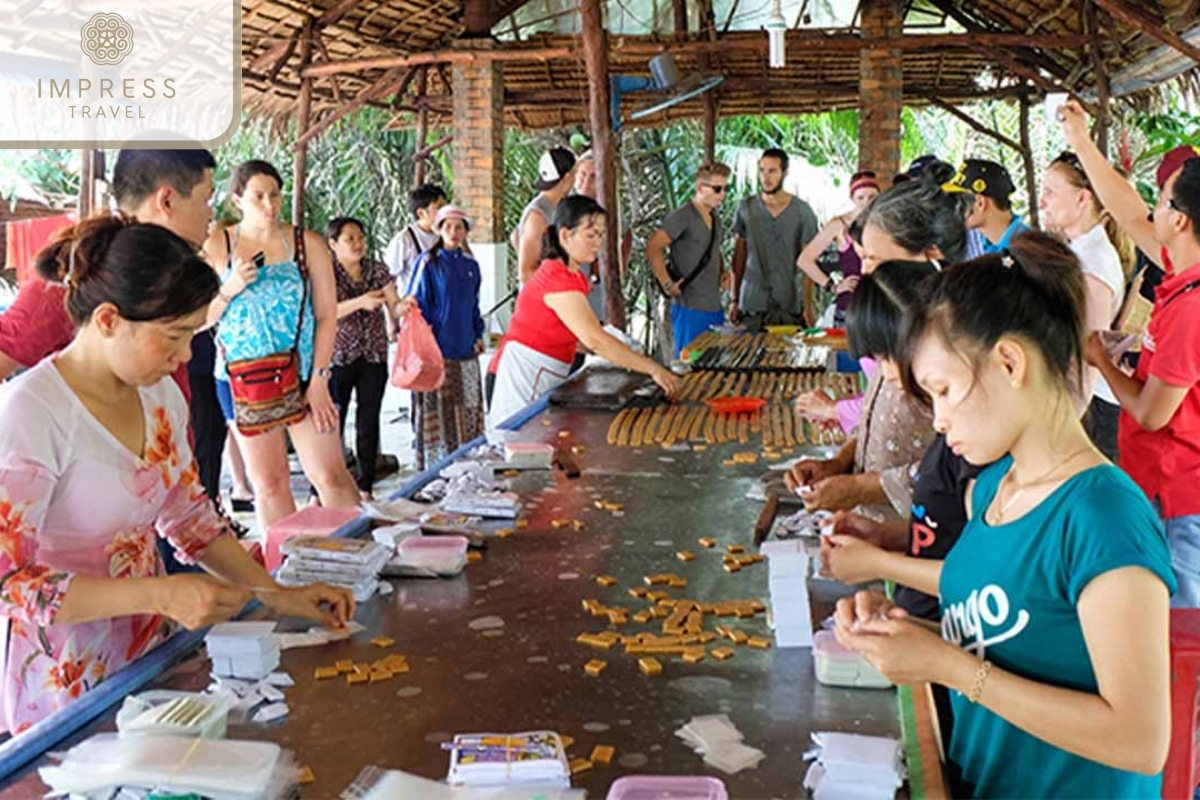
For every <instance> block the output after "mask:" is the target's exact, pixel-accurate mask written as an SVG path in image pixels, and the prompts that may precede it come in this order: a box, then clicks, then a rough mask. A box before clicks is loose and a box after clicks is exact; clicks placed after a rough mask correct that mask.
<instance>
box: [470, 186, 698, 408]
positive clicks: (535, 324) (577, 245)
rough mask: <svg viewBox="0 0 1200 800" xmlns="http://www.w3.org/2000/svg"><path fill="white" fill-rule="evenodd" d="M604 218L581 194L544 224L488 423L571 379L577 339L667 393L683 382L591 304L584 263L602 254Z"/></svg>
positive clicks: (672, 394) (506, 345) (506, 340)
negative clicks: (609, 328) (629, 343)
mask: <svg viewBox="0 0 1200 800" xmlns="http://www.w3.org/2000/svg"><path fill="white" fill-rule="evenodd" d="M604 225H605V211H604V208H603V207H602V206H601V205H600V204H599V203H597V202H596V201H595V200H593V199H591V198H590V197H584V196H582V195H577V196H574V197H568V198H567V199H566V200H563V202H561V203H559V205H558V210H557V211H556V212H555V214H554V222H553V224H551V225H550V226H549V227H548V228H547V229H546V235H545V240H544V242H543V245H542V263H541V265H540V266H539V267H538V269H537V272H535V273H534V275H533V278H532V279H531V280H530V281H529V282H528V283H526V284H525V287H524V288H523V289H521V293H520V294H519V295H518V296H517V306H516V309H515V310H514V311H513V316H512V320H511V321H510V322H509V326H508V333H506V334H505V336H504V342H503V343H502V345H501V352H500V354H498V355H497V358H498V359H499V368H498V369H497V371H496V389H495V394H494V395H493V397H492V403H491V408H490V409H489V411H488V423H489V425H490V426H495V425H498V424H499V423H501V422H503V421H504V420H506V419H508V418H509V417H511V416H512V415H514V414H516V413H517V412H518V411H520V410H521V409H523V408H525V407H526V406H528V405H529V404H530V403H532V402H533V401H534V400H536V399H537V398H538V397H539V396H541V395H542V394H544V393H546V392H548V391H550V390H551V389H554V388H555V387H556V386H559V385H560V384H561V383H562V382H563V381H565V380H566V379H567V376H568V375H569V374H570V371H571V362H572V361H573V360H574V358H575V348H576V346H577V345H579V344H582V345H583V346H584V347H586V348H587V349H589V350H591V351H592V352H594V353H596V354H597V355H599V356H600V357H602V358H605V359H608V360H609V361H611V362H612V363H614V364H616V365H617V366H618V367H624V368H625V369H629V370H635V371H637V372H644V373H646V374H647V375H649V376H650V377H651V378H653V379H654V382H655V383H657V384H658V385H659V386H661V387H662V388H663V390H664V391H665V392H666V393H667V397H669V398H674V397H675V395H676V394H677V393H678V391H679V387H680V381H679V378H678V377H676V376H675V374H674V373H672V372H671V371H670V370H668V369H667V368H666V367H664V366H663V365H661V364H659V363H657V362H656V361H653V360H651V359H649V358H646V357H645V356H642V355H638V354H637V353H635V352H634V351H633V350H631V349H629V348H628V347H626V346H625V345H624V344H622V343H621V342H620V341H618V340H617V339H615V338H614V337H612V336H610V335H609V334H608V333H606V332H605V331H604V329H603V328H602V327H601V326H600V321H599V320H597V319H596V315H595V314H594V313H592V309H591V306H589V305H588V301H587V296H588V291H589V290H590V289H591V284H590V282H589V280H588V276H587V273H585V272H584V271H583V270H582V267H584V266H585V265H588V264H592V263H594V262H595V261H596V259H597V258H598V257H599V255H600V249H601V248H602V247H603V246H604Z"/></svg>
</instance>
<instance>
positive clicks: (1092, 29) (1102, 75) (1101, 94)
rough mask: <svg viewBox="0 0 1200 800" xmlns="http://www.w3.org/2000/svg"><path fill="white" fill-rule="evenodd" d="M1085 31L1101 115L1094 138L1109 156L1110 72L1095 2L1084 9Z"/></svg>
mask: <svg viewBox="0 0 1200 800" xmlns="http://www.w3.org/2000/svg"><path fill="white" fill-rule="evenodd" d="M1083 23H1084V24H1083V31H1084V33H1087V34H1089V35H1090V36H1091V39H1092V41H1091V44H1089V45H1088V50H1090V51H1091V56H1092V77H1093V78H1094V79H1095V81H1096V108H1097V109H1098V110H1099V112H1100V113H1098V114H1097V115H1096V124H1095V126H1094V129H1093V130H1092V138H1093V139H1095V140H1096V146H1097V147H1099V148H1100V152H1101V153H1103V154H1104V155H1105V157H1107V156H1108V123H1109V113H1108V100H1109V87H1108V72H1107V70H1106V69H1105V67H1104V53H1103V51H1102V50H1101V49H1100V29H1099V26H1098V25H1097V20H1096V3H1095V2H1094V0H1088V2H1087V4H1086V5H1085V6H1084V7H1083Z"/></svg>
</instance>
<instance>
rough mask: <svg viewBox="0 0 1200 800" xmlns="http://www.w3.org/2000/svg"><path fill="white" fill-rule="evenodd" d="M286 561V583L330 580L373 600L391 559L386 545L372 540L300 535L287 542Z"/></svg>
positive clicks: (281, 573) (360, 598) (283, 579)
mask: <svg viewBox="0 0 1200 800" xmlns="http://www.w3.org/2000/svg"><path fill="white" fill-rule="evenodd" d="M281 549H282V550H283V553H284V555H286V556H287V561H286V562H284V565H283V567H281V568H280V570H279V576H278V580H279V583H281V584H282V585H284V586H306V585H308V584H310V583H328V584H332V585H334V586H341V587H344V588H346V589H349V590H350V592H351V593H352V594H353V595H354V599H355V600H356V601H358V602H360V603H361V602H364V601H366V600H368V599H370V597H371V595H372V594H374V593H375V589H376V588H377V587H378V586H379V580H378V578H379V571H380V570H381V569H383V565H384V564H386V563H387V561H388V559H389V558H391V555H392V551H391V549H390V548H389V547H388V546H387V545H383V544H380V543H379V542H375V541H371V540H369V539H335V538H330V537H326V536H297V537H295V538H293V539H288V540H287V541H286V542H284V544H283V547H282V548H281Z"/></svg>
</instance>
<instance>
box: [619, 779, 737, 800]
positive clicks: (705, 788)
mask: <svg viewBox="0 0 1200 800" xmlns="http://www.w3.org/2000/svg"><path fill="white" fill-rule="evenodd" d="M608 800H729V793H728V792H727V791H725V784H724V783H722V782H721V781H720V780H719V779H717V778H710V777H708V776H705V775H628V776H626V777H624V778H617V779H616V780H615V781H613V784H612V786H610V787H609V789H608Z"/></svg>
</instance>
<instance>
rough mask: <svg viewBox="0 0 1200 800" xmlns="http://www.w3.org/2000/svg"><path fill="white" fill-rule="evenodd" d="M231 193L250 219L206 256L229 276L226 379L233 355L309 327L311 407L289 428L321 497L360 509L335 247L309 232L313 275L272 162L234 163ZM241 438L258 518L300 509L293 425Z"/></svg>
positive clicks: (223, 303) (303, 361) (305, 349)
mask: <svg viewBox="0 0 1200 800" xmlns="http://www.w3.org/2000/svg"><path fill="white" fill-rule="evenodd" d="M230 195H231V196H232V198H233V204H234V205H235V206H237V208H238V210H239V211H241V214H242V219H241V222H239V223H238V224H237V225H234V226H230V227H225V228H219V229H217V230H214V231H213V233H212V235H211V236H209V238H208V241H207V242H205V243H204V256H205V258H206V260H207V261H208V263H209V265H210V266H211V267H212V268H213V269H214V270H216V271H217V273H218V274H219V275H221V276H222V286H221V289H220V291H219V292H218V293H217V297H216V299H215V300H213V302H212V306H211V308H210V313H209V322H210V323H219V324H218V326H217V344H218V349H217V366H216V372H217V375H216V377H217V380H218V382H221V381H228V380H229V376H228V372H227V371H226V368H225V363H226V361H238V360H242V359H248V358H261V357H262V356H266V355H270V354H272V353H279V352H283V351H287V350H291V349H292V347H293V345H295V344H296V343H297V337H296V328H297V325H298V324H299V325H300V336H299V343H298V349H299V354H300V381H301V385H302V386H304V387H306V389H305V392H304V400H305V404H306V406H307V408H308V412H309V413H308V414H307V415H306V416H305V417H304V418H303V419H302V420H300V421H299V422H297V423H295V424H293V425H289V426H287V434H288V437H290V438H291V440H292V446H293V447H295V449H296V454H297V456H299V458H300V466H301V467H302V468H303V469H304V474H305V475H306V476H307V477H308V480H309V482H310V483H312V485H313V487H314V488H316V490H317V494H318V495H319V496H320V498H321V504H322V505H325V506H341V507H357V506H358V503H359V496H358V487H357V486H355V485H354V478H353V477H351V475H350V472H349V470H347V469H346V462H345V460H344V459H343V457H342V446H341V439H340V438H338V437H337V436H335V435H334V434H336V432H337V429H338V417H337V413H338V412H337V408H336V407H335V406H334V404H333V397H332V396H331V394H330V391H329V380H330V378H332V377H333V340H334V337H335V336H336V335H337V288H336V283H335V281H334V277H333V265H332V264H331V263H330V258H329V247H328V246H327V245H326V244H325V241H324V239H323V238H322V237H321V236H320V234H318V233H315V232H313V231H307V230H306V231H302V234H303V236H304V250H305V253H306V255H307V258H306V266H307V272H308V275H307V277H305V276H304V275H303V274H302V272H301V269H300V265H299V264H297V262H296V256H295V248H296V241H297V237H296V229H295V228H294V227H293V226H292V225H289V224H287V223H283V222H280V221H279V211H280V208H281V206H282V205H283V178H281V177H280V175H279V171H278V170H276V169H275V167H273V166H271V165H270V164H268V163H267V162H265V161H247V162H245V163H243V164H241V165H240V166H239V167H238V168H237V169H236V170H234V173H233V176H232V178H231V179H230ZM256 255H261V256H262V266H261V267H258V266H255V263H254V260H255V256H256ZM306 282H307V287H308V288H307V291H306V288H305V286H306ZM305 297H307V299H304V298H305ZM218 391H220V387H219V383H218ZM234 435H235V436H236V438H237V442H238V447H239V448H240V449H241V452H242V457H243V458H244V459H245V462H246V472H247V473H248V474H249V476H250V482H251V483H252V484H254V492H255V512H256V515H257V517H258V524H259V527H260V528H261V529H262V530H263V531H266V529H267V528H268V527H269V526H270V525H271V523H273V522H275V521H276V520H279V519H282V518H283V517H286V516H287V515H289V514H291V513H292V512H294V511H295V510H296V501H295V498H294V497H293V495H292V486H291V473H290V471H289V469H288V458H287V443H286V438H285V436H284V429H283V427H278V428H275V429H273V430H268V431H266V432H264V433H260V434H258V435H254V436H247V435H245V434H242V433H241V432H240V431H236V427H235V434H234Z"/></svg>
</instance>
